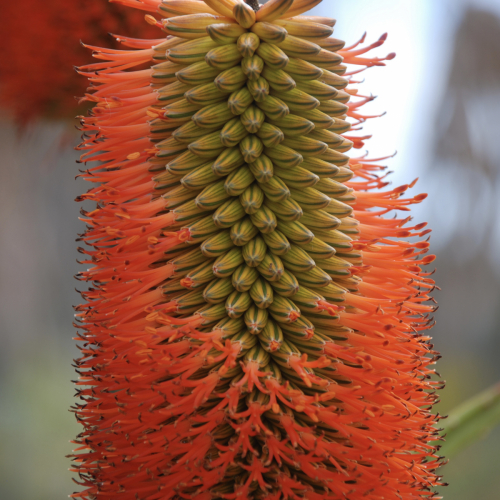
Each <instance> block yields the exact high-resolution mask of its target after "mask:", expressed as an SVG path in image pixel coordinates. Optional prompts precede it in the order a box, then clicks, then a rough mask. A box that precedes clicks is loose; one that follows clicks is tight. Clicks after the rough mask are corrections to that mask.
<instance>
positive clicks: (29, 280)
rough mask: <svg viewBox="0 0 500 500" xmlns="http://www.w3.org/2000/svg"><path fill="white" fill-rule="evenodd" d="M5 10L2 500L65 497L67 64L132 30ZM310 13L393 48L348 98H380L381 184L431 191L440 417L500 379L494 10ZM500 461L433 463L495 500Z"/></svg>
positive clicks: (466, 3) (436, 5) (449, 2)
mask: <svg viewBox="0 0 500 500" xmlns="http://www.w3.org/2000/svg"><path fill="white" fill-rule="evenodd" d="M23 3H25V4H26V5H24V8H21V7H23V5H22V4H23ZM31 3H33V8H31V7H30V5H31ZM8 4H9V5H8V6H7V4H6V6H5V7H6V8H8V9H10V10H11V11H12V12H10V13H9V12H7V13H5V10H4V6H2V9H3V16H2V17H3V19H4V20H3V21H0V27H1V28H2V33H3V43H7V44H9V43H10V46H8V47H6V49H5V50H4V57H3V58H2V62H1V63H0V103H1V108H0V150H1V151H2V156H1V159H0V214H1V218H0V225H1V230H0V335H1V345H2V348H1V349H0V498H8V499H9V500H25V499H27V498H30V499H31V500H49V499H50V500H55V499H58V498H66V495H68V494H69V493H72V492H73V491H74V487H73V486H74V485H72V483H71V474H70V473H69V472H66V471H67V469H68V467H69V461H68V460H67V459H66V458H65V457H64V456H65V455H66V454H68V453H70V452H71V448H72V447H71V444H70V443H69V440H70V439H73V438H74V436H75V435H76V434H77V433H78V432H79V426H78V425H77V424H76V422H75V421H74V418H73V415H72V414H71V413H69V412H68V408H69V406H70V405H71V404H72V403H73V387H72V384H71V382H70V380H71V379H72V378H75V373H74V371H73V369H72V367H71V366H70V365H71V360H72V359H73V358H75V357H77V356H78V350H77V349H76V347H75V342H74V341H73V340H72V337H73V328H72V326H71V323H72V315H73V310H72V305H74V304H77V303H78V301H79V296H78V295H77V294H76V292H75V291H74V287H75V286H76V285H77V282H76V281H75V280H74V279H73V275H74V274H75V273H76V272H77V271H78V270H79V266H78V264H77V263H76V258H77V256H78V254H77V252H76V246H77V245H76V243H75V242H74V239H75V237H76V234H77V233H79V232H81V231H82V230H83V228H82V224H81V223H80V222H79V221H78V215H79V213H78V212H79V208H80V207H79V206H78V205H77V204H76V203H74V201H73V200H74V198H75V197H76V196H77V195H78V194H80V193H81V192H84V191H85V190H86V189H88V186H86V185H85V183H83V182H82V181H78V180H75V176H76V175H77V174H78V166H77V164H76V163H75V160H76V159H77V158H78V155H77V153H76V152H74V151H73V149H72V148H73V146H75V145H76V144H77V143H78V135H77V132H76V130H75V129H74V124H75V123H74V122H73V121H72V120H71V117H72V116H74V115H76V114H79V113H82V110H79V109H77V107H76V101H73V99H72V96H73V95H81V92H83V91H84V90H83V89H84V88H85V83H84V82H80V83H78V82H77V80H75V78H74V76H73V75H74V73H73V70H72V67H71V65H72V64H78V63H82V61H84V60H85V58H86V57H87V56H85V55H84V54H83V55H82V52H81V50H82V49H81V48H80V46H79V44H78V40H79V39H83V40H84V41H85V42H88V43H96V44H98V43H101V44H102V43H105V44H109V43H112V41H110V42H107V41H103V39H104V34H105V32H106V31H110V30H111V31H113V32H114V33H118V34H123V35H132V36H137V35H138V34H141V33H142V32H143V31H141V30H142V28H139V27H138V26H142V25H143V21H141V19H142V14H140V13H139V15H138V16H137V15H135V14H134V16H135V17H134V16H129V17H126V16H125V15H124V14H123V12H124V11H126V10H128V9H121V8H120V7H119V6H118V7H116V6H113V7H112V9H111V8H110V7H108V5H107V3H106V2H105V0H80V1H77V2H75V5H77V6H78V8H80V9H81V13H80V14H78V9H77V8H76V7H74V6H73V5H72V9H73V11H77V12H76V13H75V12H73V14H72V16H64V15H63V14H64V9H66V10H67V9H68V4H67V3H63V2H58V1H57V0H47V1H46V2H43V3H42V4H40V3H35V2H30V0H20V1H19V2H8ZM28 4H30V5H28ZM59 4H60V6H59ZM20 6H21V7H20ZM35 6H36V10H34V9H35ZM110 9H111V10H110ZM315 11H316V12H315V13H316V14H318V15H328V16H331V17H335V18H336V19H337V26H336V33H335V35H334V36H336V37H338V38H342V39H344V40H346V41H347V42H348V45H349V44H351V43H353V42H354V41H356V40H357V39H359V38H360V37H361V35H362V34H363V32H364V31H368V36H367V41H368V42H372V41H375V40H376V39H377V38H378V37H379V36H380V35H381V34H382V33H384V32H388V33H389V38H388V40H387V42H386V44H385V45H384V46H383V47H382V48H380V49H377V50H378V52H377V55H381V56H382V55H385V54H386V53H388V52H392V51H395V52H396V53H397V57H396V59H394V60H393V61H390V63H389V64H388V66H387V67H386V68H373V69H370V70H368V71H366V72H365V73H362V74H361V75H362V76H361V78H359V79H363V78H364V83H362V84H361V85H360V90H361V91H362V93H365V94H367V93H368V94H369V93H372V94H374V95H377V96H378V99H376V100H375V101H373V103H371V104H370V108H368V109H367V111H370V112H371V113H373V114H378V113H380V112H382V111H387V115H385V116H384V117H382V118H379V119H377V120H373V121H368V122H367V124H366V126H365V128H364V131H363V132H367V133H373V134H374V135H375V137H374V139H372V140H371V141H368V144H367V148H368V151H369V152H370V155H372V156H374V155H383V154H392V153H393V152H395V151H396V150H397V151H398V153H397V155H396V156H395V157H394V158H393V159H391V160H387V161H386V163H387V165H388V166H389V168H390V170H393V171H394V173H393V175H392V181H393V184H394V185H399V184H402V183H408V182H410V181H412V180H413V179H414V178H416V177H419V178H420V181H419V182H418V184H417V185H416V187H415V188H414V189H413V193H414V194H416V193H417V192H427V193H429V197H428V198H427V200H425V202H424V203H423V204H421V205H419V206H416V208H415V210H414V216H415V219H416V220H417V221H418V222H421V221H428V222H429V224H430V227H432V228H433V230H434V231H433V236H432V240H431V243H432V245H431V250H432V251H433V252H434V253H436V254H437V256H438V259H437V262H436V264H437V269H438V270H437V273H436V281H437V283H438V284H439V286H440V287H441V288H442V291H438V292H436V293H435V297H436V299H437V300H438V302H439V304H440V310H439V311H438V313H437V325H436V327H435V328H434V329H433V331H432V335H433V336H434V338H435V344H436V347H437V349H438V350H439V351H441V353H442V354H443V359H442V360H441V361H440V362H439V365H438V370H439V372H440V373H441V375H442V376H443V378H444V379H445V380H447V387H446V389H445V390H444V391H443V392H442V398H441V399H442V402H441V403H440V404H439V407H438V408H437V410H438V411H439V412H440V413H444V414H446V413H447V412H448V411H449V410H450V409H451V408H453V407H454V406H456V405H457V404H458V403H460V402H461V401H464V400H465V399H467V398H468V397H470V396H472V395H474V394H475V393H477V392H478V391H479V390H481V389H482V388H485V387H487V386H488V385H490V384H492V383H493V382H495V381H497V380H500V361H499V357H500V356H499V355H500V336H499V334H498V327H497V325H498V324H499V323H500V294H499V291H500V175H499V174H500V140H499V137H500V121H499V119H498V117H499V116H500V2H499V1H498V0H481V1H480V0H419V1H418V2H417V1H415V0H377V1H373V0H356V1H352V0H324V2H323V4H322V5H320V6H318V7H317V8H316V9H315ZM7 14H8V15H7ZM77 14H78V15H77ZM84 14H85V15H84ZM90 14H92V16H90ZM16 16H17V17H16ZM33 16H34V17H33ZM31 17H33V19H36V20H37V21H36V22H32V20H30V19H31ZM16 19H17V20H16ZM16 22H17V23H18V25H16V24H15V23H16ZM2 23H3V24H4V26H2V25H1V24H2ZM16 26H20V27H21V28H22V29H21V31H19V30H17V29H16ZM110 26H111V27H110ZM147 29H148V28H147V27H145V28H144V32H145V30H147ZM58 30H59V31H60V35H58V33H59V32H58ZM146 36H147V37H149V38H151V37H157V36H159V35H157V34H154V33H151V32H148V33H147V34H146ZM73 51H74V52H73ZM73 53H74V54H75V56H74V59H73V57H72V54H73ZM82 58H83V59H82ZM87 60H88V59H87ZM49 62H50V65H49ZM81 80H83V79H81ZM75 82H76V83H75ZM78 85H80V88H78ZM75 86H76V87H75ZM68 96H69V97H68ZM499 463H500V429H496V430H495V431H493V432H491V433H490V434H489V435H488V437H487V438H486V439H483V440H481V441H479V442H477V443H476V444H474V445H473V446H472V447H470V448H468V449H467V450H465V451H464V452H462V453H461V454H460V455H458V456H456V457H455V458H454V459H453V460H452V461H451V463H450V464H449V465H447V466H446V467H445V468H444V469H443V473H444V476H445V480H446V481H447V482H449V483H450V486H449V487H448V488H446V489H444V490H443V492H442V493H443V495H444V498H445V499H447V500H470V498H481V499H482V500H498V498H499V497H500V493H499V492H500V475H499V474H498V464H499Z"/></svg>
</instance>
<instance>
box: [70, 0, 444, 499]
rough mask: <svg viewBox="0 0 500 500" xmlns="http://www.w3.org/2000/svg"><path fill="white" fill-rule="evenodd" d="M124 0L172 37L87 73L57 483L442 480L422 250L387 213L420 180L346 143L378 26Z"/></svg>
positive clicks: (359, 141) (149, 491) (332, 491)
mask: <svg viewBox="0 0 500 500" xmlns="http://www.w3.org/2000/svg"><path fill="white" fill-rule="evenodd" d="M120 3H122V4H126V5H129V6H131V7H139V8H140V9H143V10H145V11H147V12H148V13H147V14H146V20H147V21H148V22H149V23H150V24H151V25H154V26H157V27H158V28H159V29H161V30H163V32H164V35H163V36H164V38H163V40H162V41H161V42H158V41H157V40H155V41H154V43H153V44H152V42H151V41H148V40H139V39H132V38H125V37H121V42H122V43H123V44H124V45H125V47H126V48H125V50H107V49H101V48H97V47H91V49H92V50H93V51H94V54H93V55H94V57H96V58H97V59H98V62H96V63H93V64H88V65H86V66H83V67H80V68H79V72H80V73H81V74H83V75H85V76H87V77H88V79H89V81H90V82H91V87H90V89H89V92H88V93H87V95H86V96H85V99H86V100H87V101H91V102H94V103H95V106H94V108H93V109H92V111H91V112H90V114H89V116H88V117H85V118H84V117H81V129H82V131H83V142H82V144H81V145H80V149H81V150H82V152H83V154H82V158H81V161H82V163H85V164H86V163H87V162H90V161H95V162H98V163H97V164H96V165H95V166H93V167H91V168H88V169H86V170H84V171H83V172H82V177H83V178H84V179H86V180H88V181H90V182H92V183H95V184H94V185H93V187H91V188H90V189H89V191H88V192H87V193H86V194H84V195H82V196H80V197H79V200H80V201H85V200H90V201H94V202H95V203H96V207H95V209H93V210H92V211H85V210H82V214H83V216H82V220H84V221H85V223H86V224H87V230H86V232H85V233H84V234H83V235H81V238H80V240H81V241H83V242H84V243H86V244H87V246H86V247H85V248H81V249H80V251H81V253H82V254H83V255H84V256H85V258H84V263H85V264H86V266H87V267H88V269H87V270H86V271H84V272H82V273H80V274H79V275H78V278H79V279H80V280H82V281H85V282H88V283H90V288H89V289H88V290H86V291H84V292H82V295H83V297H84V299H85V303H84V304H82V305H80V306H78V307H77V308H76V318H77V322H78V324H77V326H78V328H79V329H80V333H79V337H78V339H79V340H81V341H82V344H81V347H80V348H81V352H82V356H81V358H80V359H79V360H77V362H76V364H77V368H78V373H79V375H80V377H79V379H78V380H77V381H76V384H77V387H78V395H79V397H80V399H81V402H79V403H78V404H77V405H76V407H75V409H74V411H75V413H76V416H77V419H78V420H79V422H80V423H81V424H82V425H83V431H82V433H81V434H80V436H79V437H78V439H77V440H76V441H75V443H77V444H78V448H77V449H76V451H75V455H73V460H74V467H73V470H74V471H75V472H77V473H78V475H79V478H80V480H79V482H80V484H82V485H83V490H82V491H81V492H77V493H74V494H73V495H72V497H74V498H84V499H89V500H90V499H106V500H107V499H109V500H112V499H120V500H136V499H144V500H146V499H147V500H160V499H161V500H165V499H172V500H180V499H192V498H193V499H198V500H210V499H218V498H222V499H242V500H243V499H268V500H279V499H308V500H319V499H332V500H333V499H349V500H358V499H359V500H361V499H370V500H372V499H373V500H396V499H400V500H403V499H404V500H411V499H423V498H425V499H436V498H438V497H437V496H436V493H434V492H433V491H432V489H433V487H435V486H437V485H440V484H441V483H440V477H439V476H438V475H437V474H436V469H437V468H438V467H439V465H440V464H441V461H442V457H440V456H439V454H438V449H439V446H438V445H437V444H436V440H437V439H439V436H438V433H437V431H438V430H437V429H436V426H435V424H436V423H437V421H438V420H439V416H435V415H433V414H432V413H431V408H432V405H433V403H434V402H435V400H436V398H437V396H436V395H435V391H436V389H438V388H439V387H440V386H441V384H442V383H441V382H439V381H437V380H435V379H433V375H434V374H435V371H434V370H433V368H432V365H433V364H434V363H435V361H436V359H437V357H438V354H437V353H436V352H435V351H433V350H432V345H431V344H429V340H430V337H428V336H426V334H425V330H427V329H428V328H429V327H430V326H431V325H432V321H433V320H432V313H433V311H434V309H435V307H434V305H433V304H429V301H432V300H433V299H432V298H431V297H430V295H429V294H430V292H431V291H432V290H433V289H434V282H433V281H432V279H431V278H430V277H429V276H430V274H432V273H427V272H424V270H423V266H425V265H426V264H429V263H430V262H432V261H433V260H434V257H433V256H426V255H425V254H426V252H427V250H428V247H429V242H428V239H425V236H426V235H427V233H428V232H429V230H427V229H424V227H425V224H412V223H410V218H409V217H405V216H399V215H397V214H399V213H400V212H404V211H408V210H409V207H410V205H412V204H414V203H418V202H420V201H421V200H423V199H424V198H425V195H417V196H413V197H411V196H410V197H405V195H404V193H405V191H407V189H408V188H409V187H413V184H414V183H412V184H410V185H404V186H400V187H397V188H393V189H391V188H389V187H386V186H387V185H388V182H387V181H386V180H385V179H384V176H383V175H382V170H383V169H384V167H382V166H380V164H379V161H381V160H383V159H368V158H367V157H366V156H356V155H350V156H349V155H347V154H346V153H347V152H348V151H350V150H351V149H352V148H354V149H359V148H361V147H362V146H363V143H364V141H365V140H366V139H367V138H368V137H366V136H365V137H363V136H360V135H359V134H357V133H356V131H357V130H359V128H360V127H359V126H360V125H361V124H362V123H363V122H365V121H366V120H367V119H368V118H372V116H367V115H365V114H363V112H362V111H361V109H360V108H361V107H362V105H364V104H365V103H367V102H369V101H371V100H372V97H371V96H363V95H360V94H359V93H358V91H357V89H356V88H355V87H353V85H355V84H356V83H357V82H355V81H354V79H353V78H352V75H354V74H355V73H358V72H359V71H362V70H363V69H366V68H367V67H370V66H383V65H384V62H383V61H384V60H387V59H392V58H393V57H394V54H390V55H389V56H387V57H385V58H378V57H371V56H369V55H367V53H368V52H369V51H370V50H371V49H373V48H376V47H378V46H380V45H382V44H383V43H384V41H385V38H386V37H385V36H382V37H381V38H380V39H379V40H377V41H376V42H375V43H373V44H371V45H368V46H362V43H363V42H364V38H363V39H362V40H361V41H360V42H358V43H356V44H354V45H353V46H351V47H348V48H345V47H344V42H342V41H340V40H337V39H336V38H333V37H332V36H331V35H332V33H333V26H334V24H335V20H333V19H330V18H326V17H315V16H310V15H308V14H307V11H308V10H309V9H310V8H311V7H313V6H315V5H317V4H319V3H320V0H270V1H269V2H267V3H266V4H265V5H263V6H258V5H257V4H256V3H255V2H248V4H247V3H244V2H243V1H239V0H204V1H199V0H164V1H163V2H161V3H160V2H158V1H157V0H141V1H140V2H138V1H136V0H121V2H120ZM249 4H252V5H253V6H254V8H253V7H252V6H251V5H249ZM153 14H156V17H155V15H153ZM159 32H160V31H159ZM165 34H166V36H165ZM395 214H396V215H395Z"/></svg>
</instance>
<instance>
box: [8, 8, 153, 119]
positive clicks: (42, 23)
mask: <svg viewBox="0 0 500 500" xmlns="http://www.w3.org/2000/svg"><path fill="white" fill-rule="evenodd" d="M143 18H144V13H142V12H140V11H137V10H132V9H124V8H122V7H121V6H119V5H115V4H113V3H109V2H107V0H73V1H71V2H68V1H64V0H47V1H45V2H43V3H40V2H38V1H36V0H18V1H7V2H2V15H1V16H0V30H1V33H2V47H3V57H2V58H0V107H2V108H4V109H5V110H7V111H8V112H9V113H10V114H12V115H14V117H15V118H16V120H17V121H19V122H21V123H25V122H27V121H29V120H31V119H34V118H37V117H42V116H43V117H50V118H71V117H73V116H74V115H75V114H76V112H77V105H78V103H77V101H76V100H75V96H81V95H83V93H84V92H85V86H86V85H85V81H84V80H83V79H82V78H80V77H78V75H77V74H76V72H74V71H72V70H71V68H72V67H73V66H74V65H76V64H83V63H85V62H87V61H88V59H89V51H88V50H87V49H85V48H84V47H83V46H82V45H81V43H80V41H83V42H85V43H92V44H104V45H108V46H109V45H110V39H111V37H110V36H109V35H108V33H118V34H120V33H127V35H128V36H131V37H136V36H138V37H143V38H148V37H150V36H154V28H153V27H152V26H149V25H148V24H146V23H144V22H142V21H143ZM111 41H112V39H111ZM115 45H116V42H115Z"/></svg>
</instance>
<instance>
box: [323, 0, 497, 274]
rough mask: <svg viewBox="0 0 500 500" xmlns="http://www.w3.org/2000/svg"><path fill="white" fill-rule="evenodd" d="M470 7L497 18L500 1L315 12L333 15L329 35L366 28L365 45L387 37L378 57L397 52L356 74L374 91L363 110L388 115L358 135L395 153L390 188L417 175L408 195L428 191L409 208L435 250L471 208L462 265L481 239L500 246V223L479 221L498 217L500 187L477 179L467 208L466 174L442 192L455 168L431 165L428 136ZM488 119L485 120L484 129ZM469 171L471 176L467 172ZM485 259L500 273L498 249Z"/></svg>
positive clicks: (382, 1)
mask: <svg viewBox="0 0 500 500" xmlns="http://www.w3.org/2000/svg"><path fill="white" fill-rule="evenodd" d="M467 6H474V7H477V8H486V9H489V10H491V11H493V12H498V14H499V15H500V0H399V1H398V2H395V1H394V0H377V1H373V0H355V1H353V0H324V1H323V3H322V4H320V5H319V6H318V7H316V9H315V11H316V12H315V13H316V14H317V15H327V16H330V17H334V18H336V19H337V20H338V22H337V25H336V27H335V33H334V36H336V37H337V38H341V39H343V40H346V42H347V45H350V44H351V43H353V42H354V41H356V40H357V39H359V38H360V37H361V35H362V34H363V33H364V32H365V30H366V29H367V27H369V28H370V29H369V32H368V35H367V38H366V42H368V43H371V42H373V41H375V40H376V39H377V38H378V37H379V36H380V35H381V34H382V33H386V32H387V33H388V34H389V37H388V40H387V42H386V43H385V44H384V45H383V46H382V47H380V48H379V49H376V52H374V53H376V54H377V55H380V56H383V55H386V54H388V53H389V52H396V54H397V56H396V58H395V59H394V60H392V61H389V62H388V63H387V66H386V67H382V68H380V67H376V68H371V69H369V70H367V71H365V72H363V73H361V74H360V75H359V76H358V75H356V76H355V77H354V78H355V79H358V80H361V79H364V83H362V84H361V85H359V88H360V93H361V94H370V93H371V94H373V95H376V96H378V98H377V99H375V100H374V101H373V102H372V103H370V104H369V105H367V106H366V107H365V109H366V111H367V114H379V113H381V112H383V111H386V112H387V114H386V115H385V116H383V117H381V118H377V119H374V120H368V121H367V123H366V124H365V126H364V128H363V132H362V133H363V134H365V133H366V134H373V136H374V137H373V139H371V140H370V141H368V143H367V145H366V150H367V151H369V153H370V156H372V157H378V156H384V155H387V154H391V153H393V152H394V151H397V155H396V157H395V158H394V159H391V160H386V162H385V164H387V165H388V166H389V170H391V171H393V172H394V173H393V174H392V176H391V177H390V180H391V181H392V183H393V185H400V184H406V183H409V182H411V181H412V180H413V179H414V178H416V177H419V178H420V182H419V183H418V184H417V185H416V187H415V188H414V189H413V191H412V193H413V194H416V193H418V192H428V193H429V198H428V199H427V200H425V202H424V203H422V204H421V205H418V206H414V208H413V209H412V211H413V215H414V217H415V219H417V220H418V221H422V220H425V221H428V222H429V223H430V227H433V229H434V234H433V238H432V240H433V250H434V251H436V250H439V249H440V248H443V247H444V246H445V245H446V244H448V243H449V242H450V241H451V239H452V238H453V237H456V236H457V233H459V232H460V231H461V227H460V224H461V223H462V224H463V218H462V215H463V211H464V210H470V211H471V212H472V213H473V214H474V216H475V217H477V220H478V224H477V225H475V226H474V227H472V228H468V229H469V232H468V233H467V235H465V236H464V235H462V238H461V239H463V240H464V242H463V244H461V245H460V249H459V250H457V251H456V255H454V258H456V259H457V261H461V262H465V261H466V260H467V259H469V258H471V257H472V256H473V255H474V254H475V252H476V251H477V250H478V246H480V245H483V244H484V242H485V238H488V237H490V238H491V239H492V243H493V244H492V245H491V246H490V247H496V248H498V245H500V222H499V223H497V224H496V226H498V227H495V226H494V225H493V227H490V225H489V224H487V223H485V224H481V219H480V217H481V214H482V213H484V211H485V210H488V211H489V212H490V213H491V212H492V211H493V212H497V213H498V214H499V217H496V218H495V217H493V220H497V221H498V220H500V203H499V201H498V196H496V194H497V193H498V192H499V186H492V185H491V184H490V183H489V182H488V181H487V180H486V179H480V180H479V189H480V196H477V198H476V197H474V198H473V202H472V203H470V200H469V205H467V204H466V205H465V206H464V204H463V199H462V190H466V189H467V179H462V184H460V183H456V184H455V189H453V188H452V189H443V186H447V187H448V188H451V187H452V186H451V185H450V178H449V174H450V172H452V171H453V168H452V167H453V165H451V166H448V167H450V168H444V169H443V168H441V169H437V170H434V168H433V166H434V165H433V161H434V160H433V152H434V150H433V148H434V144H433V138H434V133H435V125H436V118H437V112H438V109H439V104H440V101H441V99H442V96H443V93H444V92H445V85H446V83H447V78H448V71H449V64H450V62H451V56H452V49H453V47H452V43H451V42H452V41H453V37H454V35H455V31H456V29H457V26H458V25H459V23H460V22H461V21H462V16H463V12H464V10H465V8H466V7H467ZM485 107H487V106H485ZM497 108H498V107H496V109H497ZM490 111H493V110H490ZM488 114H489V115H491V113H488ZM496 122H497V120H496ZM486 123H488V122H487V121H486V120H485V121H484V124H485V126H486ZM479 133H481V131H479ZM361 151H363V150H361ZM353 154H354V155H356V154H357V152H354V153H353ZM445 167H446V166H445ZM467 174H469V175H476V173H475V172H472V171H471V172H468V173H467ZM476 177H477V175H476ZM475 180H477V179H475ZM477 189H478V188H476V190H477ZM483 220H484V219H483ZM489 258H490V260H491V261H492V263H493V264H495V267H496V270H497V271H498V273H499V274H500V258H499V256H498V252H494V251H491V252H490V255H489Z"/></svg>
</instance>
